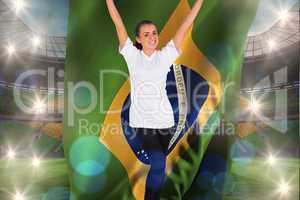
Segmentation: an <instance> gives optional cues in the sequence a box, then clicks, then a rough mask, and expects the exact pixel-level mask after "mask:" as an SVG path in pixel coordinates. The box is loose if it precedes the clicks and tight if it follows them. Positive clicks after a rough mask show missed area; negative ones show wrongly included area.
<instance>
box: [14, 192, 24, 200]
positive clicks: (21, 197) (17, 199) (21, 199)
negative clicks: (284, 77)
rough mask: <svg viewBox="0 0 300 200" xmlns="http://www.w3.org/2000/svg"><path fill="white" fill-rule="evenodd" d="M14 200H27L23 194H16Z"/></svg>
mask: <svg viewBox="0 0 300 200" xmlns="http://www.w3.org/2000/svg"><path fill="white" fill-rule="evenodd" d="M14 200H25V197H24V195H23V194H22V193H20V192H16V194H15V195H14Z"/></svg>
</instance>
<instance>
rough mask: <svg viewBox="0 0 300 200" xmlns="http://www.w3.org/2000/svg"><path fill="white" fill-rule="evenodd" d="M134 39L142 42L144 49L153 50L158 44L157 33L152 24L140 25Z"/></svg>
mask: <svg viewBox="0 0 300 200" xmlns="http://www.w3.org/2000/svg"><path fill="white" fill-rule="evenodd" d="M136 40H137V41H138V42H139V43H140V44H142V46H143V49H144V50H155V49H156V47H157V45H158V33H157V29H156V26H155V25H154V24H145V25H143V26H141V28H140V31H139V36H138V37H136Z"/></svg>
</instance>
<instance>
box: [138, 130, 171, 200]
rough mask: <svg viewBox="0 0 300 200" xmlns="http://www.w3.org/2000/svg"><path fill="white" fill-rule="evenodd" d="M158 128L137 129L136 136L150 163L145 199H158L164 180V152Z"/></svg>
mask: <svg viewBox="0 0 300 200" xmlns="http://www.w3.org/2000/svg"><path fill="white" fill-rule="evenodd" d="M159 134H160V133H159V130H158V129H143V128H139V129H137V137H138V139H139V141H140V143H141V146H142V148H143V150H144V152H146V153H147V157H148V159H149V163H150V165H151V167H150V171H149V174H148V176H147V181H146V193H145V200H159V199H160V190H161V187H162V186H163V184H164V180H165V165H166V154H165V151H164V148H163V146H162V144H161V142H160V139H159V137H160V136H159Z"/></svg>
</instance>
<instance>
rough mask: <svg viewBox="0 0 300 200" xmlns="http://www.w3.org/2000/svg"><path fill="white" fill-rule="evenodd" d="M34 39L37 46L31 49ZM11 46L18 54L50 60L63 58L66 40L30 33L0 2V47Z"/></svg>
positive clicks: (0, 1) (14, 14) (12, 12)
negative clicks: (48, 58) (36, 40)
mask: <svg viewBox="0 0 300 200" xmlns="http://www.w3.org/2000/svg"><path fill="white" fill-rule="evenodd" d="M34 38H39V39H38V40H39V44H38V45H37V46H36V47H33V42H34V41H33V40H34ZM9 45H13V46H14V47H15V49H16V50H17V51H18V52H26V53H32V54H34V55H38V56H46V57H51V58H65V56H66V38H65V37H49V36H45V35H39V34H37V33H35V32H34V31H32V30H31V29H30V28H29V27H28V26H27V25H26V24H24V23H23V21H22V20H21V19H20V18H18V17H17V15H16V13H15V12H14V11H13V10H12V9H10V8H9V7H8V6H7V5H6V3H4V2H3V1H2V0H0V46H1V48H7V46H9Z"/></svg>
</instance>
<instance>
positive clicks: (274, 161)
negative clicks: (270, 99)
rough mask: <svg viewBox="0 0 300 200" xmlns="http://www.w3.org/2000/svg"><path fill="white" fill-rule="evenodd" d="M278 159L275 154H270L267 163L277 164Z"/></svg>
mask: <svg viewBox="0 0 300 200" xmlns="http://www.w3.org/2000/svg"><path fill="white" fill-rule="evenodd" d="M276 161H277V159H276V157H275V156H274V155H272V154H271V155H269V156H268V158H267V163H268V164H269V165H271V166H273V165H275V163H276Z"/></svg>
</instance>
